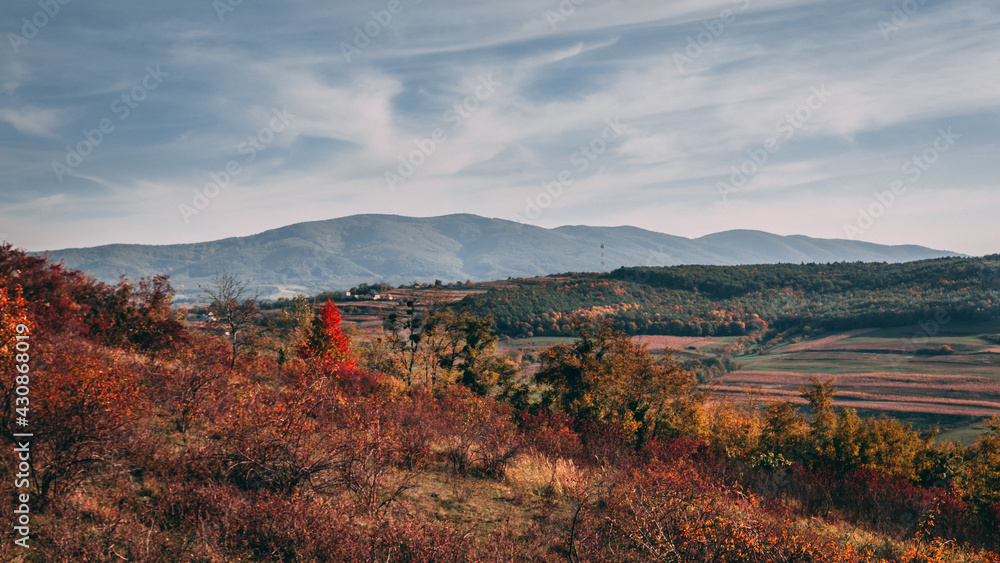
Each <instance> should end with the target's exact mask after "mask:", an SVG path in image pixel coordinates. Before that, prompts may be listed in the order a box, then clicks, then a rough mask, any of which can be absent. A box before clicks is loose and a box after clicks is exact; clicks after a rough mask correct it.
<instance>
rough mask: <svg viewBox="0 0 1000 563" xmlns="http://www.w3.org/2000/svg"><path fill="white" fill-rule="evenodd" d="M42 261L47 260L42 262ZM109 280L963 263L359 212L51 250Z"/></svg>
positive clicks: (340, 280)
mask: <svg viewBox="0 0 1000 563" xmlns="http://www.w3.org/2000/svg"><path fill="white" fill-rule="evenodd" d="M39 254H41V253H39ZM44 254H47V255H48V256H49V257H50V259H52V260H54V261H57V262H58V261H60V260H61V261H63V262H64V263H65V265H66V266H68V267H70V268H75V269H78V270H82V271H83V272H85V273H86V274H89V275H92V276H94V277H96V278H97V279H99V280H101V281H105V282H109V283H114V282H117V281H118V279H119V277H120V276H122V275H124V276H127V277H129V278H133V279H138V278H139V277H143V276H152V275H156V274H167V275H169V276H170V280H171V283H172V284H173V286H174V287H175V288H176V289H177V290H178V300H181V301H182V300H185V299H191V298H198V297H200V296H202V295H203V292H202V291H201V290H200V289H199V286H200V287H208V286H209V285H211V282H212V278H213V276H215V275H216V274H218V273H222V272H225V273H230V274H234V275H236V276H237V277H238V278H241V279H243V280H249V281H250V282H251V284H252V285H253V286H257V287H259V288H260V290H261V292H262V294H263V295H264V296H267V297H278V296H282V295H284V296H290V295H294V294H296V293H304V294H306V295H313V294H316V293H320V292H323V291H331V290H343V289H348V288H350V287H352V286H356V285H358V284H360V283H363V282H364V283H375V282H383V283H388V284H391V285H398V284H401V283H411V282H413V281H419V282H432V281H434V280H436V279H440V280H442V281H444V282H451V281H463V282H464V281H465V280H473V281H486V280H496V279H506V278H508V277H531V276H538V275H546V274H555V273H562V272H586V271H601V270H605V269H607V270H612V269H615V268H618V267H620V266H652V265H656V266H673V265H679V264H717V265H736V264H764V263H780V262H786V263H800V262H816V263H828V262H855V261H863V262H907V261H911V260H921V259H927V258H939V257H946V256H959V254H956V253H953V252H948V251H941V250H933V249H930V248H926V247H922V246H915V245H904V246H885V245H879V244H873V243H867V242H859V241H851V240H842V239H817V238H810V237H807V236H801V235H794V236H780V235H774V234H771V233H766V232H763V231H750V230H733V231H725V232H720V233H715V234H711V235H706V236H703V237H699V238H695V239H688V238H684V237H678V236H672V235H668V234H663V233H658V232H653V231H648V230H644V229H640V228H637V227H589V226H582V225H580V226H563V227H558V228H554V229H545V228H542V227H537V226H533V225H526V224H522V223H516V222H513V221H507V220H503V219H490V218H486V217H480V216H477V215H469V214H456V215H444V216H441V217H426V218H418V217H403V216H398V215H353V216H350V217H342V218H338V219H330V220H326V221H312V222H307V223H297V224H294V225H289V226H287V227H281V228H278V229H273V230H269V231H265V232H262V233H259V234H255V235H251V236H246V237H233V238H227V239H222V240H216V241H211V242H202V243H193V244H173V245H155V246H154V245H139V244H111V245H106V246H98V247H92V248H73V249H64V250H54V251H48V252H46V253H44Z"/></svg>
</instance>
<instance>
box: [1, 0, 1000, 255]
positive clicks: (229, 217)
mask: <svg viewBox="0 0 1000 563" xmlns="http://www.w3.org/2000/svg"><path fill="white" fill-rule="evenodd" d="M570 5H571V7H570V8H567V6H570ZM386 6H387V4H385V3H380V2H375V3H373V4H370V5H360V4H343V3H339V4H338V3H333V4H331V3H323V2H320V1H318V0H296V1H294V2H289V3H285V4H282V5H280V6H270V5H253V4H248V3H245V2H244V3H243V4H241V5H240V6H238V7H236V9H235V10H233V11H232V12H229V13H226V14H225V17H224V18H223V19H222V20H221V21H220V19H219V17H218V16H217V14H216V13H215V11H214V10H213V9H212V8H211V4H210V3H209V4H203V5H189V6H184V7H174V6H161V5H156V4H150V5H134V6H133V5H129V6H116V7H114V8H110V7H107V6H103V5H92V4H79V5H78V4H76V3H73V4H70V5H67V6H66V7H65V12H63V13H61V14H60V15H59V19H58V20H54V22H53V23H52V25H51V26H50V27H47V28H46V29H44V30H41V32H40V33H39V34H38V37H36V38H34V39H32V40H31V43H30V44H29V45H26V46H24V47H23V48H22V49H21V50H20V52H19V53H18V54H16V55H15V54H13V53H11V52H8V53H3V54H0V69H2V70H3V77H4V79H3V81H0V89H2V91H3V92H5V93H6V96H5V97H3V99H0V122H2V123H4V124H6V126H3V127H0V147H3V149H4V150H3V151H2V153H0V196H4V197H6V198H7V199H8V201H11V202H16V203H19V204H23V205H25V207H24V208H23V209H24V210H23V211H21V212H19V213H20V214H21V217H17V218H15V217H13V212H12V211H9V210H8V209H6V208H5V209H3V210H0V222H2V223H3V224H4V225H5V226H4V230H6V231H11V232H12V233H13V234H14V235H15V236H16V237H17V239H18V240H19V241H23V242H22V244H25V245H27V246H29V247H31V246H37V245H39V244H42V241H45V244H47V245H49V247H52V246H59V245H60V244H62V245H69V244H74V245H76V244H97V243H102V242H112V241H116V240H123V237H125V239H135V240H144V241H158V242H162V243H169V242H175V241H179V240H186V241H193V240H200V239H202V238H210V237H219V236H230V235H237V234H248V233H249V231H253V232H257V231H259V230H263V229H264V228H270V227H277V226H281V225H284V224H287V223H291V222H296V221H298V220H312V219H323V218H329V217H335V216H343V215H349V214H353V213H362V212H391V213H400V214H414V215H438V214H443V213H450V212H474V213H479V214H482V215H487V216H495V217H504V218H510V217H511V216H512V215H514V214H522V215H523V212H524V209H525V206H526V205H527V203H526V202H527V201H535V200H536V199H537V198H538V197H539V194H540V193H541V190H544V186H545V185H547V184H549V183H551V182H552V181H553V180H554V179H556V178H558V177H559V174H560V173H561V172H563V171H569V172H570V173H571V174H572V182H571V183H570V184H568V185H567V186H565V189H564V190H563V191H562V192H561V194H560V195H559V197H557V198H555V199H553V201H551V203H550V204H549V205H547V206H546V207H545V208H544V209H542V210H541V213H540V215H539V216H538V217H537V218H536V219H534V221H535V222H536V223H537V224H540V225H545V226H557V225H559V224H562V223H574V224H579V223H592V224H625V223H634V224H636V225H638V226H642V227H646V228H654V229H656V230H665V231H671V232H676V234H683V235H688V236H691V235H694V234H706V233H707V232H711V231H717V230H725V229H728V228H736V227H740V228H758V229H763V230H771V231H774V232H779V233H784V234H788V233H789V232H792V231H795V232H802V233H803V234H814V235H818V236H842V233H843V229H842V225H843V222H844V221H845V220H849V219H850V217H851V216H852V214H855V213H856V210H857V208H858V207H859V206H863V205H867V204H868V202H869V201H870V200H871V197H872V195H871V194H872V193H873V190H877V189H884V187H885V186H888V185H889V183H890V182H891V181H893V179H894V178H896V177H898V176H899V175H900V166H901V165H902V164H903V163H904V162H905V160H906V159H907V158H909V157H910V156H911V155H912V154H914V151H920V150H923V149H924V148H925V147H926V145H927V143H928V142H930V141H932V140H933V138H934V135H935V134H936V130H937V129H938V128H940V127H949V126H952V127H955V128H956V131H959V130H960V131H961V132H962V134H963V135H964V137H963V138H962V140H961V143H960V144H957V145H956V147H955V149H954V151H952V152H951V153H949V154H947V155H943V156H942V158H941V159H940V160H939V162H937V163H935V165H934V169H933V170H930V171H928V172H927V174H926V175H925V176H924V177H923V178H922V179H921V180H920V182H919V183H918V184H915V185H914V187H913V191H912V194H911V195H913V197H908V198H906V199H905V200H901V201H900V202H899V204H898V205H894V206H893V209H892V210H891V213H887V216H886V218H885V219H884V220H882V221H880V226H879V227H878V228H873V229H872V230H871V231H869V235H870V236H872V237H882V240H890V239H892V240H896V239H897V238H899V237H904V236H912V237H913V240H912V242H923V243H926V244H929V245H931V246H938V247H942V246H947V247H951V248H953V249H955V250H959V251H964V252H970V253H974V252H975V251H976V249H986V248H995V247H996V246H1000V227H998V226H996V225H994V224H992V223H990V222H989V221H988V220H987V219H986V218H985V216H984V215H983V214H982V213H981V209H982V206H983V205H986V204H990V203H991V202H992V200H991V199H989V196H986V195H983V194H982V193H981V186H982V185H983V182H984V178H989V177H992V175H993V172H995V166H994V165H993V164H992V162H993V161H994V160H995V158H994V157H995V151H996V150H997V149H998V148H1000V147H997V146H996V142H995V135H992V136H991V135H990V134H989V131H995V129H996V127H997V126H1000V102H998V101H997V100H1000V67H998V66H997V65H996V64H995V62H996V61H995V60H994V59H995V55H994V53H996V52H998V50H1000V35H998V34H997V33H996V25H997V23H998V19H997V13H998V12H997V11H996V8H995V6H994V5H993V3H991V2H989V1H987V0H971V1H969V2H965V3H962V4H961V5H956V4H954V3H950V4H949V3H945V4H941V3H938V4H925V5H922V6H921V8H920V10H918V11H917V12H916V13H914V14H911V15H909V16H908V18H907V21H906V22H904V23H903V24H901V25H898V26H897V28H896V29H893V30H892V31H891V32H889V33H888V34H886V33H884V32H883V29H880V27H879V22H880V21H883V20H886V19H887V18H891V15H892V8H891V6H883V5H875V4H871V3H868V2H864V1H862V0H841V1H838V2H835V3H829V2H819V1H816V0H753V1H751V2H747V1H746V0H735V1H733V0H718V1H712V2H704V1H702V0H684V1H681V2H661V1H654V0H638V1H636V2H629V3H626V2H622V1H619V0H601V1H592V2H583V3H579V4H576V3H569V4H567V3H565V2H562V3H560V2H558V1H551V2H549V1H546V2H541V3H539V2H529V1H528V0H514V1H512V2H505V3H481V2H479V3H467V2H456V1H446V2H423V1H407V0H404V1H403V2H402V3H401V6H402V10H401V11H399V12H398V13H396V14H393V15H392V18H391V21H388V20H385V19H384V18H385V16H384V15H378V14H379V13H380V12H379V11H380V10H383V9H384V8H386ZM561 6H562V8H561ZM560 9H562V11H560ZM373 12H374V13H375V14H376V15H378V18H382V21H381V22H376V23H377V25H375V23H372V22H373V21H375V20H377V19H378V18H376V15H373ZM553 14H557V15H558V17H553ZM0 15H2V16H5V17H7V19H9V20H10V21H18V20H19V19H20V18H21V17H22V16H24V15H25V14H21V13H20V12H19V11H18V8H17V7H16V6H15V5H5V6H3V7H2V8H0ZM366 26H367V27H366ZM359 30H360V31H361V33H362V34H363V39H365V41H362V42H363V43H364V45H363V46H360V47H358V46H357V45H355V43H354V41H355V39H356V37H358V35H357V34H358V32H359ZM366 30H367V31H366ZM371 30H377V33H369V31H371ZM345 44H347V45H353V46H355V48H357V49H358V50H359V51H360V52H359V53H353V54H352V56H351V57H350V62H348V61H347V60H345V57H344V52H343V45H345ZM692 45H693V46H692ZM678 56H681V57H687V58H688V59H689V61H688V62H684V64H678V61H683V60H684V59H681V58H678ZM155 64H161V65H162V68H163V69H164V70H165V71H167V72H169V73H170V76H169V77H168V78H167V80H165V81H164V83H163V84H162V85H161V87H159V88H158V89H157V90H155V91H153V92H150V93H149V96H148V99H146V100H144V101H143V102H142V103H141V104H140V105H139V106H138V107H136V108H133V111H132V112H131V113H130V114H129V116H128V117H127V119H122V120H119V119H118V117H117V116H116V115H115V114H113V113H111V112H110V104H111V103H112V102H113V100H115V99H116V98H118V97H120V96H121V95H122V94H123V93H127V92H129V91H131V89H132V88H134V87H136V85H137V84H139V83H140V81H141V79H142V78H143V75H144V73H145V70H144V69H145V68H146V66H147V65H155ZM483 80H487V81H488V82H489V83H491V84H494V87H493V91H491V92H489V95H488V96H477V94H476V93H477V89H479V90H478V91H479V92H480V93H483V92H484V91H483V90H482V84H483ZM815 88H821V89H822V88H825V89H826V90H827V91H829V92H831V93H832V95H831V96H829V99H828V100H826V101H825V102H823V103H822V104H821V107H815V105H816V104H815V103H814V104H813V106H814V107H813V108H811V109H809V111H808V117H807V118H806V119H799V117H801V116H805V115H806V113H801V108H803V107H807V108H808V106H809V104H810V99H811V96H813V95H814V89H815ZM463 104H465V106H463ZM473 106H474V108H473ZM456 108H458V111H456ZM276 110H277V111H287V112H288V113H289V114H291V115H294V118H292V119H290V120H289V123H288V125H287V127H284V128H282V130H281V131H270V132H266V129H267V128H268V127H269V124H270V122H271V119H272V117H273V116H274V112H275V111H276ZM449 112H451V113H449ZM796 112H800V113H798V114H797V113H796ZM789 116H792V118H793V119H795V120H796V121H795V122H796V123H797V124H798V125H796V126H795V127H793V129H792V132H793V133H792V135H790V136H788V135H787V132H786V131H787V125H788V123H790V121H789ZM796 116H799V117H796ZM105 117H108V118H110V119H112V120H114V123H115V125H116V129H115V132H114V133H113V134H111V135H109V136H108V137H107V138H106V139H105V140H104V141H103V142H102V143H101V145H100V146H99V147H96V148H95V149H94V150H93V151H92V154H90V155H89V156H87V158H86V159H84V160H83V162H82V163H81V164H80V165H79V166H78V167H77V168H75V169H74V176H73V177H67V178H66V179H65V181H64V182H62V183H60V182H59V181H58V180H57V178H56V176H55V175H54V174H53V172H52V169H51V163H52V162H53V161H54V160H58V159H61V158H64V157H65V147H66V146H67V145H72V146H76V145H77V144H78V143H79V142H80V141H81V140H82V139H83V137H82V136H81V134H80V132H81V131H83V130H85V129H93V128H94V127H95V125H96V124H97V123H98V122H99V121H100V120H101V119H102V118H105ZM458 117H460V118H458ZM607 119H617V120H620V121H621V123H623V124H624V125H625V126H626V129H625V131H624V132H623V133H622V134H621V135H620V136H618V137H616V138H615V139H614V141H613V142H611V143H607V146H606V148H605V150H603V151H602V152H601V154H600V155H599V157H598V158H595V159H593V160H590V161H588V166H587V167H586V168H584V167H582V166H581V165H580V164H579V163H578V162H573V160H572V158H573V157H574V155H575V154H578V153H579V151H580V150H581V148H582V147H586V146H588V144H589V143H591V142H592V141H593V140H594V139H595V138H598V137H600V135H601V133H602V130H603V129H604V127H606V120H607ZM783 125H784V126H785V127H786V128H784V129H783V128H782V127H783ZM438 130H440V131H441V133H443V135H444V139H443V140H441V137H438V139H439V140H438V141H435V143H434V145H433V150H431V149H430V148H427V147H429V146H430V145H427V140H428V139H430V138H431V137H432V136H434V134H435V131H438ZM262 132H265V133H262ZM261 135H264V137H266V138H267V140H268V142H267V143H262V138H261ZM769 138H774V139H777V140H780V141H781V143H780V145H781V146H780V150H778V151H777V152H774V153H773V154H769V155H768V159H767V163H766V164H765V165H763V166H761V167H760V170H759V171H757V172H755V173H753V174H752V175H751V178H750V179H749V181H748V183H747V184H746V185H745V186H744V187H742V188H741V189H740V190H739V191H738V192H737V193H734V194H732V197H730V198H729V199H728V200H723V199H721V198H720V197H719V192H718V189H717V183H718V182H720V181H724V180H726V179H727V178H728V177H729V176H730V175H731V174H732V172H731V170H732V167H734V166H736V167H739V166H741V165H742V164H743V163H744V162H745V161H746V159H747V158H748V154H750V153H748V151H751V152H752V151H755V150H759V149H760V148H761V147H763V146H764V145H765V143H766V141H767V139H769ZM254 141H256V142H258V143H260V144H261V148H259V149H255V150H254V151H252V152H253V155H254V157H253V159H252V160H250V159H249V153H248V152H247V147H248V146H252V144H253V142H254ZM248 143H249V145H248ZM421 147H424V148H421ZM414 151H418V152H419V153H420V154H418V156H416V157H413V158H414V159H418V160H420V164H419V165H417V166H414V170H413V172H412V174H411V175H409V176H408V177H407V178H406V179H405V182H403V183H401V184H399V185H398V186H396V190H395V191H392V190H390V189H389V187H388V186H387V181H386V174H387V173H398V171H399V168H398V167H399V166H400V158H402V159H404V160H407V159H409V158H410V157H411V156H412V155H414V154H415V152H414ZM428 151H430V152H428ZM230 162H236V163H238V164H239V165H240V167H241V173H240V174H239V175H238V176H237V177H234V178H232V181H231V182H230V184H229V185H228V186H227V187H226V188H225V190H223V191H222V192H221V193H220V195H219V196H218V197H217V198H215V199H214V200H213V202H212V204H211V206H210V207H208V208H206V209H205V210H204V212H202V213H201V214H199V215H198V216H197V218H196V220H193V221H191V222H189V223H185V222H184V221H183V219H182V217H181V216H180V214H179V213H178V211H177V209H178V206H179V205H180V204H184V203H188V202H190V201H191V199H192V197H193V196H194V193H195V192H196V191H197V190H202V189H203V188H204V186H206V184H207V183H209V182H211V181H212V180H211V175H212V174H213V173H218V172H219V171H221V170H225V168H226V166H227V165H228V163H230ZM966 190H968V193H969V194H973V195H974V196H975V197H971V196H970V198H968V201H969V202H970V203H968V204H966V203H963V201H965V200H964V199H963V198H962V197H960V196H959V195H958V194H962V193H966ZM944 193H947V194H949V197H950V198H952V199H951V200H949V201H950V204H949V205H948V206H946V207H940V208H939V209H940V210H941V213H942V215H943V216H945V217H947V218H949V219H951V220H952V221H953V223H954V224H955V225H956V226H955V227H953V228H951V229H947V228H942V229H939V230H936V231H935V232H934V237H936V238H934V239H931V240H927V237H928V235H927V233H926V232H925V230H922V229H921V228H920V225H921V224H926V222H927V218H926V216H925V215H922V214H923V213H925V211H920V212H918V211H917V209H918V208H919V209H920V210H925V209H929V208H926V207H925V205H926V204H925V202H932V201H935V199H934V198H933V197H931V195H932V194H944ZM28 194H31V195H30V197H29V195H28ZM917 194H919V195H917ZM60 198H62V199H60ZM977 198H978V199H977ZM983 198H985V199H983ZM973 200H975V201H978V203H977V204H975V205H974V204H973V203H971V202H972V201H973ZM43 203H47V204H56V203H59V204H60V205H62V206H68V205H69V204H70V203H73V204H74V205H77V204H80V205H82V207H80V209H81V211H80V212H77V213H75V214H68V213H67V214H65V215H61V214H60V215H59V219H58V220H59V221H61V222H63V223H62V224H61V226H59V227H58V228H56V227H52V228H51V229H48V232H47V233H45V234H44V235H43V231H45V230H46V228H45V227H47V226H48V225H49V224H50V223H51V221H52V220H53V219H47V218H46V216H45V214H44V213H42V212H41V211H40V210H41V209H42V208H43V205H42V204H43ZM32 206H34V208H33V207H32ZM49 208H52V206H51V205H50V206H49ZM32 209H38V210H39V211H38V212H37V213H33V212H32ZM963 213H964V215H963ZM108 217H114V221H115V225H122V226H126V225H127V226H128V229H127V230H123V229H121V228H119V229H114V228H108V227H105V226H103V225H102V226H97V223H98V222H100V221H107V220H108ZM963 217H970V218H971V219H970V220H969V221H968V222H964V221H963V220H962V218H963ZM25 218H35V219H37V222H36V223H34V224H32V223H27V222H24V221H22V219H25ZM15 219H16V220H15ZM8 224H9V225H15V224H16V225H17V232H16V233H15V232H14V227H7V226H6V225H8ZM250 225H252V226H250ZM957 225H964V226H966V227H968V229H973V230H976V232H977V233H978V235H979V236H978V238H979V241H978V242H976V241H974V240H972V239H971V238H969V237H967V236H966V235H965V234H964V230H968V229H962V228H959V227H958V226H957ZM889 231H892V232H891V233H890V232H889ZM54 232H59V233H62V234H61V235H55V234H53V233H54ZM123 232H127V233H128V234H127V235H123V234H122V233H123ZM58 236H61V237H62V238H61V239H59V238H58ZM57 240H62V241H63V242H62V243H59V242H57ZM935 240H940V241H941V243H940V244H936V243H935ZM952 242H953V244H952ZM962 245H965V246H964V247H963V246H962Z"/></svg>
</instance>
